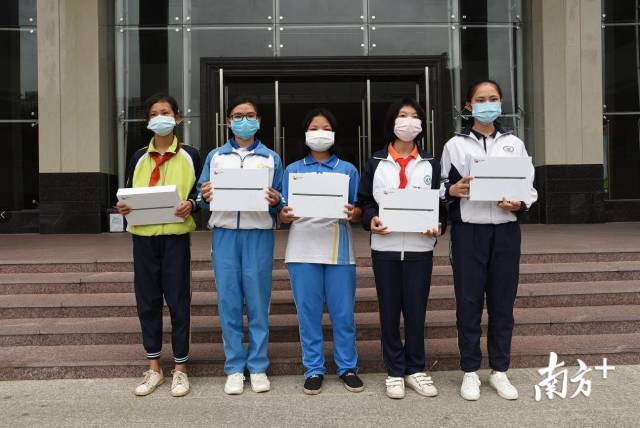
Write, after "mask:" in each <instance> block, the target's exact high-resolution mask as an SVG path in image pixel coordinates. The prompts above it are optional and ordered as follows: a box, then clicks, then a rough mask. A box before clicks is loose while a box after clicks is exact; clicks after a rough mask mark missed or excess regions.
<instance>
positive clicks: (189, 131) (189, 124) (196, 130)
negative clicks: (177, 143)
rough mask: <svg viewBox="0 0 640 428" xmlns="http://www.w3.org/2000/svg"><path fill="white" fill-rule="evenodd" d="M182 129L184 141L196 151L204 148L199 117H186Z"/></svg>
mask: <svg viewBox="0 0 640 428" xmlns="http://www.w3.org/2000/svg"><path fill="white" fill-rule="evenodd" d="M181 128H182V133H181V134H182V135H181V137H182V141H184V143H185V144H188V145H190V146H193V147H195V148H196V149H200V148H201V147H202V143H201V140H200V118H199V117H197V116H188V117H185V118H184V119H183V121H182V125H181ZM203 161H204V159H203Z"/></svg>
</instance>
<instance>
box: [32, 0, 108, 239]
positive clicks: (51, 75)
mask: <svg viewBox="0 0 640 428" xmlns="http://www.w3.org/2000/svg"><path fill="white" fill-rule="evenodd" d="M112 17H113V4H112V2H111V1H108V0H38V102H39V152H40V153H39V154H40V165H39V166H40V232H41V233H91V232H95V233H97V232H101V231H102V230H103V229H104V225H105V224H106V221H105V217H106V214H105V213H106V209H107V208H108V207H109V206H111V204H112V203H113V201H112V200H111V199H112V195H113V193H114V192H113V190H114V187H115V186H116V178H115V175H114V173H115V168H116V166H115V138H114V123H115V122H114V110H115V108H114V104H115V99H114V94H115V91H114V88H113V87H114V84H113V82H114V80H113V77H114V55H113V44H114V43H113V40H114V37H113V34H112V28H110V27H109V25H112V22H113V18H112Z"/></svg>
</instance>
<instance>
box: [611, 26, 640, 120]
mask: <svg viewBox="0 0 640 428" xmlns="http://www.w3.org/2000/svg"><path fill="white" fill-rule="evenodd" d="M639 32H640V27H636V26H630V27H627V26H624V27H611V26H607V27H605V29H604V30H603V39H604V104H605V106H606V108H605V111H639V110H640V105H639V95H638V90H639V88H638V74H637V73H638V71H637V69H636V67H637V66H636V57H637V53H638V49H639V48H640V47H639V46H638V44H637V37H638V35H639Z"/></svg>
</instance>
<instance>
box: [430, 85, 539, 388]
mask: <svg viewBox="0 0 640 428" xmlns="http://www.w3.org/2000/svg"><path fill="white" fill-rule="evenodd" d="M501 100H502V91H501V89H500V86H499V85H498V84H497V83H496V82H494V81H492V80H485V81H479V82H477V83H475V84H473V85H472V86H471V88H469V91H468V93H467V98H466V106H465V108H466V109H467V110H469V111H470V112H472V117H473V120H472V122H471V123H470V124H469V126H468V127H467V128H466V129H465V130H463V131H462V132H461V133H458V134H456V135H455V136H454V137H453V138H451V139H450V140H449V141H448V142H447V143H446V144H445V146H444V151H443V153H442V177H443V186H442V188H441V195H442V198H443V200H445V201H447V202H448V203H449V218H450V220H451V263H452V267H453V279H454V288H455V296H456V318H457V328H458V347H459V350H460V367H461V369H462V370H463V371H464V372H465V375H464V377H463V381H462V386H461V389H460V394H461V395H462V397H463V398H465V399H467V400H477V399H479V398H480V380H479V378H478V375H477V374H476V370H478V369H479V368H480V365H481V362H482V352H481V350H480V336H481V334H482V327H481V325H480V324H481V320H482V310H483V305H484V300H485V296H486V301H487V311H488V314H489V326H488V333H487V345H488V346H487V348H488V351H489V366H490V367H491V369H492V372H491V376H490V378H489V383H490V385H491V386H492V387H494V388H495V389H496V390H497V392H498V394H499V395H500V396H501V397H503V398H506V399H511V400H514V399H517V398H518V391H517V389H516V388H515V387H514V386H513V385H511V383H510V382H509V379H508V378H507V375H506V373H505V372H506V371H507V370H508V368H509V362H510V354H511V335H512V332H513V326H514V319H513V305H514V302H515V298H516V293H517V290H518V275H519V269H518V268H519V263H520V226H519V225H518V217H519V215H520V214H521V213H523V212H524V211H526V210H527V209H528V208H529V207H530V206H531V204H533V203H534V202H535V201H536V200H537V192H536V190H535V189H534V188H533V177H534V169H533V167H531V170H530V171H528V172H527V176H528V180H529V182H530V188H531V190H530V193H529V196H528V198H527V200H525V201H512V200H507V199H506V198H503V199H502V201H496V202H486V201H470V200H469V199H468V198H469V187H470V186H469V183H470V181H471V180H472V179H473V178H472V177H469V176H463V175H464V172H463V171H465V170H466V167H467V165H465V163H466V162H469V160H470V159H478V158H483V157H487V156H491V157H526V156H527V150H526V148H525V146H524V143H523V142H522V141H521V140H520V139H519V138H518V137H516V136H515V135H513V134H512V133H511V132H507V131H504V130H503V129H501V128H500V126H499V124H498V123H497V122H496V119H497V118H498V117H499V116H500V114H501Z"/></svg>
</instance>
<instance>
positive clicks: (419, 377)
mask: <svg viewBox="0 0 640 428" xmlns="http://www.w3.org/2000/svg"><path fill="white" fill-rule="evenodd" d="M413 378H414V379H415V381H416V383H417V384H418V386H419V387H420V388H424V387H425V386H431V385H433V380H431V376H427V374H426V373H414V374H413Z"/></svg>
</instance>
